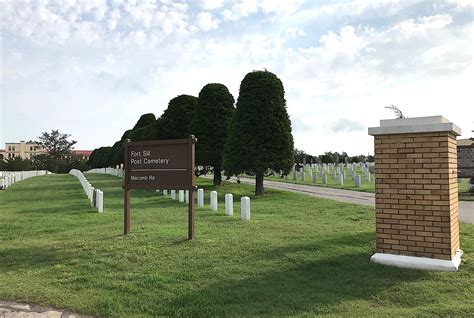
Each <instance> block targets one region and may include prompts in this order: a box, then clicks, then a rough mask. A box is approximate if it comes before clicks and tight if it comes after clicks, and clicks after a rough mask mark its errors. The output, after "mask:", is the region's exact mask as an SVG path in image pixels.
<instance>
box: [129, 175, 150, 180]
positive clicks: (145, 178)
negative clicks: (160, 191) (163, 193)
mask: <svg viewBox="0 0 474 318" xmlns="http://www.w3.org/2000/svg"><path fill="white" fill-rule="evenodd" d="M130 179H131V180H133V181H148V177H147V176H140V177H138V176H130ZM153 179H154V178H153Z"/></svg>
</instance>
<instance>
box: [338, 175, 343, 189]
mask: <svg viewBox="0 0 474 318" xmlns="http://www.w3.org/2000/svg"><path fill="white" fill-rule="evenodd" d="M339 185H342V186H343V185H344V175H342V174H340V175H339Z"/></svg>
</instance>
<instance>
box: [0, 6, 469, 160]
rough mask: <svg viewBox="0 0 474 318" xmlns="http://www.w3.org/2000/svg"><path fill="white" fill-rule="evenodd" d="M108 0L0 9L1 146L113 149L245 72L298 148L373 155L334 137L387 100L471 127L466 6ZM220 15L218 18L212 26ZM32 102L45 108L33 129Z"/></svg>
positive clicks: (363, 143) (348, 136)
mask: <svg viewBox="0 0 474 318" xmlns="http://www.w3.org/2000/svg"><path fill="white" fill-rule="evenodd" d="M410 3H412V2H410ZM108 4H109V5H108V6H107V7H106V10H102V9H100V8H103V7H101V6H100V4H94V3H92V2H90V3H86V4H84V5H83V4H81V3H70V4H67V3H63V2H61V3H60V5H52V4H51V3H48V4H44V5H43V4H35V5H31V6H30V5H25V4H23V5H17V4H7V5H5V6H4V7H2V10H1V12H0V24H1V27H2V32H4V34H5V37H4V46H5V49H4V51H5V52H6V53H5V54H4V60H3V67H2V75H3V81H2V85H3V86H2V88H3V89H2V91H3V95H4V103H3V105H2V106H3V108H4V109H5V114H4V115H5V116H4V118H7V117H8V118H9V119H13V121H10V120H9V122H5V123H2V125H0V126H2V129H3V131H4V136H5V137H6V138H8V139H12V140H15V139H19V138H20V137H19V136H20V134H27V135H26V136H25V135H22V138H25V139H28V138H33V137H34V136H36V135H37V134H38V133H39V132H40V131H43V130H48V129H51V128H59V129H61V130H64V131H65V132H69V133H72V134H73V135H74V137H75V138H77V139H78V140H79V142H80V144H79V145H78V147H82V148H93V147H97V146H101V145H108V144H112V143H113V142H114V141H115V140H116V139H117V138H119V137H120V136H121V134H122V132H123V130H125V129H127V128H130V127H131V126H132V125H133V124H134V122H135V121H136V120H137V118H138V117H139V116H140V115H141V114H143V113H146V112H153V113H155V115H157V116H159V115H161V112H162V111H163V109H164V108H165V107H166V105H167V103H168V101H169V100H170V99H171V98H172V97H175V96H176V95H178V94H183V93H185V94H192V95H197V94H198V93H199V91H200V89H201V88H202V87H203V86H204V85H205V84H207V83H209V82H221V83H223V84H225V85H227V86H228V87H229V90H230V91H231V92H232V94H233V95H234V97H235V98H236V99H237V97H238V90H239V85H240V81H241V80H242V78H243V77H244V76H245V74H246V73H247V72H249V71H251V70H256V69H263V68H264V67H265V68H267V69H268V70H269V71H272V72H275V73H276V74H277V75H278V76H279V77H280V78H281V79H282V81H283V84H284V86H285V91H286V99H287V105H288V112H289V113H290V116H291V119H292V122H293V128H294V131H293V132H294V136H295V142H296V146H297V147H298V148H301V149H304V150H305V151H307V152H309V153H314V154H316V153H321V152H323V151H328V150H337V151H348V152H349V153H350V154H356V153H366V152H369V151H372V150H371V149H372V147H373V145H372V143H373V141H372V139H371V138H370V137H369V136H368V135H367V132H366V130H365V128H364V129H363V130H352V131H350V132H349V131H341V132H339V133H337V134H335V133H333V129H334V127H335V126H336V127H337V125H338V124H340V123H341V118H343V120H347V121H349V124H351V123H360V124H361V125H363V127H367V126H371V125H376V124H377V123H378V119H380V118H390V117H391V116H392V114H391V113H390V112H388V111H387V110H385V109H384V108H383V107H384V106H385V105H387V104H392V103H393V104H396V105H397V106H400V107H401V109H402V110H403V111H404V112H405V113H407V115H408V116H410V117H414V116H423V115H436V114H441V115H445V116H446V117H447V118H449V119H451V120H453V121H454V122H455V123H456V124H458V125H460V126H461V128H463V129H464V131H466V132H467V131H468V130H470V129H472V119H471V118H474V113H473V112H474V110H473V109H472V105H469V103H470V102H472V100H473V97H474V96H473V93H472V89H471V88H470V87H469V84H470V83H472V82H474V78H473V69H472V44H473V40H472V34H473V33H474V27H473V23H472V22H465V21H464V20H463V19H460V18H459V16H461V15H463V14H464V15H465V14H466V13H469V9H466V8H465V9H462V8H461V7H457V6H455V5H448V4H446V5H439V6H435V7H433V8H432V7H431V6H430V8H429V10H426V12H430V13H429V14H427V13H423V14H420V13H419V12H418V11H417V10H415V9H414V8H412V7H410V5H408V4H407V2H406V1H402V2H400V3H396V2H395V3H393V2H390V3H378V2H377V3H375V2H367V1H354V2H348V3H339V2H337V3H335V4H333V3H330V4H328V5H319V4H317V5H315V7H316V9H317V10H319V11H316V9H312V8H311V6H312V5H313V3H312V2H310V3H305V4H304V6H301V3H299V2H291V3H290V2H286V1H281V3H280V2H278V3H276V2H275V8H272V7H271V5H269V2H265V1H261V0H259V1H249V2H243V1H242V2H239V3H224V5H223V6H222V7H219V11H218V10H216V11H211V10H213V9H211V8H208V9H202V7H201V6H199V5H198V6H194V5H193V6H189V7H188V6H187V5H186V4H183V3H173V2H171V1H161V2H160V1H157V2H153V1H151V2H149V3H145V2H142V1H136V2H135V3H133V2H127V3H125V2H119V1H115V2H109V3H108ZM200 4H201V5H203V3H202V2H201V3H200ZM418 5H420V3H418ZM421 5H423V3H421ZM196 7H198V8H197V11H195V10H196ZM426 7H428V5H426ZM39 10H43V16H40V15H38V14H37V13H38V12H39ZM193 10H194V11H193ZM225 10H228V14H229V15H228V18H229V19H230V20H227V21H222V22H221V21H219V20H217V19H216V16H218V17H219V18H221V15H222V14H223V13H222V12H225ZM453 10H455V11H453ZM462 10H465V11H462ZM201 11H202V12H201ZM100 12H104V13H103V15H102V14H101V13H100ZM219 12H220V13H219ZM306 12H311V13H313V14H314V13H315V12H316V13H317V15H312V16H311V14H306ZM424 12H425V11H424ZM253 14H258V15H259V16H258V19H255V17H256V16H255V17H254V16H252V15H253ZM339 14H340V15H344V16H346V18H347V19H346V21H342V22H341V21H339V20H338V19H339V18H338V16H339ZM222 16H225V14H224V15H222ZM150 17H151V18H150ZM246 17H247V19H246V20H244V21H245V23H242V22H243V21H238V22H234V21H233V20H235V21H237V20H240V19H245V18H246ZM262 17H263V19H262ZM276 17H282V18H281V19H278V18H276ZM372 17H376V19H374V20H377V19H380V17H384V18H383V19H382V20H383V21H384V22H383V24H382V25H381V24H374V23H373V21H374V20H372ZM256 20H257V21H256ZM328 20H330V21H331V23H329V24H328V23H327V21H328ZM367 21H369V22H367ZM308 25H309V27H308ZM321 25H324V27H321V28H320V26H321ZM217 27H219V29H218V30H216V28H217ZM199 30H202V31H206V33H204V32H198V31H199ZM68 41H70V42H68ZM17 43H26V45H24V46H17ZM38 104H40V105H42V108H41V109H42V113H45V114H48V116H47V117H46V119H45V120H44V121H42V122H38V121H35V118H37V116H36V111H37V109H38V107H37V105H38ZM131 105H133V107H132V106H131ZM72 113H74V114H76V113H77V115H76V116H75V117H76V119H75V120H71V116H70V115H71V114H72ZM24 114H32V115H31V118H30V117H26V116H25V115H24ZM106 117H108V118H111V119H112V120H110V121H109V123H107V132H106V133H104V129H103V118H106ZM18 121H21V122H22V123H25V124H24V125H23V126H22V127H23V128H22V129H21V131H20V130H19V129H18V128H16V126H17V125H16V126H15V125H14V124H13V123H15V122H18ZM81 122H88V123H90V125H87V127H85V126H84V125H82V124H81ZM343 124H344V122H343ZM360 124H358V127H357V128H358V129H360ZM56 125H60V126H57V127H50V126H56ZM344 125H345V126H348V124H347V122H345V124H344ZM349 126H350V125H349ZM356 126H357V125H356ZM339 130H340V129H339ZM343 130H344V129H343Z"/></svg>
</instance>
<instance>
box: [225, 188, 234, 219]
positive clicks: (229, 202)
mask: <svg viewBox="0 0 474 318" xmlns="http://www.w3.org/2000/svg"><path fill="white" fill-rule="evenodd" d="M225 214H226V215H228V216H232V215H234V196H233V195H232V194H230V193H227V194H226V195H225Z"/></svg>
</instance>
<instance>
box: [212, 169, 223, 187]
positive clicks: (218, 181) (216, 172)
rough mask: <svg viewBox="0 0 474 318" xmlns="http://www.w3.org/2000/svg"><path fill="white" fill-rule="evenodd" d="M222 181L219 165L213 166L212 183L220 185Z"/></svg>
mask: <svg viewBox="0 0 474 318" xmlns="http://www.w3.org/2000/svg"><path fill="white" fill-rule="evenodd" d="M221 182H222V174H221V167H214V185H215V186H220V185H221Z"/></svg>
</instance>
